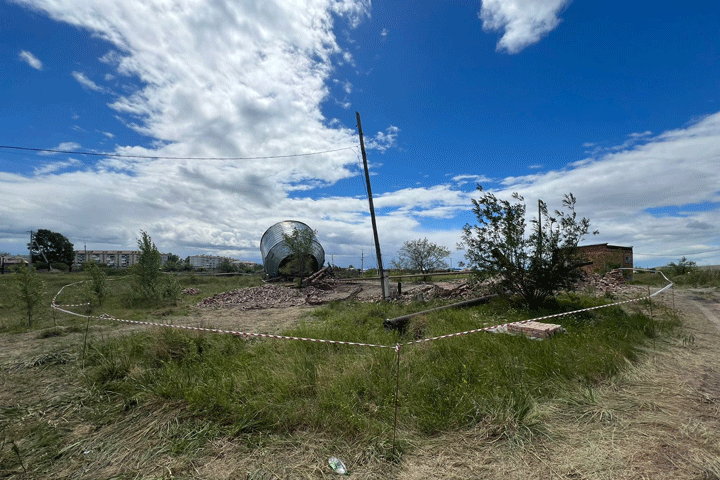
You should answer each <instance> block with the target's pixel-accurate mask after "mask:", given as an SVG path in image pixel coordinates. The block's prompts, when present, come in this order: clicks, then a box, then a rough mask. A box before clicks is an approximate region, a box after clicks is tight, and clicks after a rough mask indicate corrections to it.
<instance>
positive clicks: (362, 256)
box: [360, 249, 365, 272]
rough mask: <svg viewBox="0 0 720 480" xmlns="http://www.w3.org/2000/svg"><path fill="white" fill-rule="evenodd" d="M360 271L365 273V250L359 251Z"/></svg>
mask: <svg viewBox="0 0 720 480" xmlns="http://www.w3.org/2000/svg"><path fill="white" fill-rule="evenodd" d="M360 271H361V272H364V271H365V249H362V250H360Z"/></svg>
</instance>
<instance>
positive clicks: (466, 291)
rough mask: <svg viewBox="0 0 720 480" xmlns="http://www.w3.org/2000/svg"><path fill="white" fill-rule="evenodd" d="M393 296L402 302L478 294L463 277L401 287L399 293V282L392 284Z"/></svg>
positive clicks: (466, 296) (462, 297)
mask: <svg viewBox="0 0 720 480" xmlns="http://www.w3.org/2000/svg"><path fill="white" fill-rule="evenodd" d="M390 292H391V297H392V298H394V299H397V300H399V301H401V302H411V301H418V300H419V301H425V300H432V299H434V298H459V299H467V298H469V297H473V296H476V295H477V292H476V291H475V290H474V289H473V287H472V286H471V285H470V284H469V283H468V282H467V280H465V279H463V280H460V281H457V282H438V283H432V284H424V285H417V286H412V287H408V288H407V289H405V288H403V287H402V285H401V287H400V294H398V286H397V284H391V285H390Z"/></svg>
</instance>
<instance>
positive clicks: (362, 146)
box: [355, 112, 387, 300]
mask: <svg viewBox="0 0 720 480" xmlns="http://www.w3.org/2000/svg"><path fill="white" fill-rule="evenodd" d="M355 116H356V117H357V127H358V135H359V136H360V150H361V151H362V157H363V165H364V166H365V181H366V182H367V191H368V202H369V203H370V220H371V221H372V227H373V236H374V237H375V253H376V254H377V265H378V274H379V275H380V289H381V290H382V298H383V300H387V292H386V290H385V288H386V287H385V280H386V278H385V270H384V269H383V264H382V255H381V254H380V240H379V239H378V231H377V223H376V222H375V207H374V206H373V198H372V189H371V188H370V172H369V171H368V164H367V155H366V154H365V141H364V140H363V133H362V124H361V123H360V113H358V112H355Z"/></svg>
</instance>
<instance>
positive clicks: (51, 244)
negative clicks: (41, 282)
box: [28, 229, 75, 270]
mask: <svg viewBox="0 0 720 480" xmlns="http://www.w3.org/2000/svg"><path fill="white" fill-rule="evenodd" d="M28 248H29V249H30V253H31V254H32V258H31V259H30V262H31V263H36V262H37V263H44V264H46V265H47V268H48V270H50V268H51V265H52V264H53V263H64V264H66V265H67V266H68V268H70V269H72V264H73V262H74V261H75V250H74V248H73V244H72V243H70V240H68V239H67V238H66V237H65V236H64V235H63V234H61V233H56V232H51V231H50V230H43V229H40V230H38V231H37V232H35V233H34V234H33V236H32V242H30V243H29V244H28Z"/></svg>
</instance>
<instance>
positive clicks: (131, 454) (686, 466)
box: [0, 286, 720, 480]
mask: <svg viewBox="0 0 720 480" xmlns="http://www.w3.org/2000/svg"><path fill="white" fill-rule="evenodd" d="M349 288H354V287H349ZM350 291H352V290H350ZM363 291H365V292H366V293H365V295H368V296H369V297H368V298H370V297H371V296H372V295H379V290H377V291H376V292H374V293H371V292H372V288H371V287H370V286H368V287H367V289H364V290H363ZM661 301H662V302H664V303H665V304H666V305H668V306H672V296H671V295H670V294H669V293H668V294H665V295H663V298H662V299H661ZM674 301H675V307H676V309H677V310H678V311H679V312H680V318H681V320H682V323H683V326H682V328H681V329H680V331H679V332H677V333H676V334H675V335H674V336H673V337H672V338H670V339H669V340H661V341H658V343H657V345H655V346H652V345H650V346H648V348H647V349H646V352H645V355H644V356H643V358H642V360H641V361H640V362H638V363H637V364H635V365H632V366H629V368H628V369H627V371H626V372H624V373H622V374H621V375H619V376H618V377H617V378H616V379H615V380H614V381H613V382H612V383H610V384H607V385H604V386H602V387H600V388H597V389H595V390H593V391H589V392H587V395H586V397H587V398H586V399H585V400H583V401H578V400H577V399H575V400H569V399H558V400H557V401H556V402H555V403H553V404H550V405H547V406H545V407H543V410H542V411H538V412H536V414H537V415H538V418H540V419H542V423H543V427H542V428H541V429H540V431H539V432H535V433H534V434H533V435H532V436H528V435H522V434H519V435H517V436H516V437H513V438H509V439H508V438H506V437H498V436H497V435H494V434H493V433H492V432H491V431H490V430H488V429H486V428H484V427H483V426H478V427H476V428H474V429H472V430H469V431H463V432H453V433H449V434H445V435H442V436H438V437H435V438H431V439H427V440H422V441H416V442H414V443H411V444H410V445H408V446H409V451H408V453H406V454H405V455H404V456H403V458H402V461H401V462H400V463H399V464H393V463H390V462H387V461H385V460H383V459H382V458H381V456H380V455H378V453H377V452H378V451H381V450H383V449H385V450H386V449H387V447H388V442H389V441H390V439H378V440H377V442H376V443H375V444H374V445H369V446H368V445H366V444H363V445H357V444H348V443H347V442H343V441H339V440H335V439H329V438H322V437H319V436H318V435H315V434H313V433H312V432H310V433H307V434H302V433H301V434H296V435H293V436H290V437H287V436H285V437H280V436H273V435H271V436H269V437H268V438H267V439H264V440H263V439H259V440H258V439H255V440H253V442H248V441H245V440H242V439H238V438H220V439H216V440H214V441H212V442H211V443H210V445H208V446H206V447H205V448H204V449H203V450H202V452H203V453H202V455H201V456H199V457H197V458H184V457H178V456H177V455H173V454H172V452H171V451H170V450H169V449H168V447H167V446H166V444H167V442H168V439H169V438H171V437H172V432H173V431H174V430H173V429H174V428H176V427H177V420H176V418H178V416H177V415H176V416H174V413H173V412H174V411H175V410H176V409H177V406H173V405H168V406H167V407H164V408H163V411H158V412H152V414H150V415H149V414H148V412H147V411H143V409H142V408H138V409H136V410H134V411H131V412H130V413H128V414H127V415H126V416H125V417H124V419H123V420H122V421H121V422H119V423H113V424H106V423H103V422H102V421H101V420H99V421H94V422H92V423H91V422H90V421H89V420H87V419H85V420H83V419H82V418H83V416H82V415H80V412H82V410H83V408H85V407H84V402H85V401H86V400H87V399H88V398H89V396H90V392H89V390H88V389H89V387H88V386H87V384H86V383H84V382H83V381H82V379H80V378H77V375H78V368H77V365H74V366H73V363H77V361H78V359H77V357H72V355H70V354H68V353H67V352H68V351H69V349H70V347H73V346H74V351H77V345H78V342H81V338H82V334H81V333H79V332H75V333H69V334H67V335H65V336H62V337H51V338H38V333H37V332H31V333H26V334H16V335H2V336H0V429H1V430H2V431H0V442H1V443H0V447H1V448H0V478H8V479H30V478H48V479H50V478H53V479H55V478H67V479H70V478H72V479H76V478H77V479H106V478H118V479H119V478H123V479H125V478H127V479H131V478H132V479H135V478H137V479H161V478H162V479H172V478H178V479H179V478H197V479H212V480H216V479H217V480H220V479H222V480H226V479H227V480H229V479H255V480H257V479H271V478H272V479H285V478H333V477H334V476H335V474H334V473H332V472H331V471H330V469H329V468H328V466H327V458H328V457H329V456H330V455H337V456H339V457H340V458H341V459H343V460H344V461H345V463H346V464H347V465H348V467H349V470H350V477H351V478H356V479H371V478H394V479H426V478H458V479H481V478H491V479H492V478H498V479H527V478H542V479H545V478H549V479H588V480H589V479H645V478H647V479H697V480H700V479H704V480H710V479H719V478H720V365H718V358H720V291H718V290H717V289H685V290H680V289H678V290H676V291H675V294H674ZM313 308H314V307H312V306H295V307H289V308H283V309H280V308H278V309H264V310H244V311H243V310H238V309H233V308H227V309H204V310H203V309H197V311H193V313H192V314H191V315H190V316H188V317H186V318H183V319H174V320H173V323H192V324H195V325H204V326H209V327H213V328H228V329H234V330H240V331H243V330H248V331H253V332H264V333H274V332H277V331H278V330H281V329H282V328H284V327H285V326H288V325H291V324H293V323H295V322H297V321H298V319H299V318H301V317H302V316H303V315H305V314H307V313H308V312H310V311H312V309H313ZM130 328H143V327H131V326H125V327H123V329H120V330H121V331H124V330H125V329H130ZM117 331H118V329H115V328H113V329H111V328H110V327H105V326H102V325H100V326H96V327H94V330H93V332H92V334H93V335H101V336H102V335H110V334H115V333H117ZM63 355H65V357H63ZM580 398H582V396H581V397H580ZM107 408H108V411H110V410H112V409H114V408H122V405H116V406H113V405H112V404H111V403H109V404H108V407H107ZM11 411H12V412H16V413H17V412H20V413H21V415H19V416H17V415H14V416H13V417H12V418H10V416H9V412H11ZM14 421H21V422H25V423H27V424H33V425H35V424H37V425H38V426H39V427H42V432H43V435H47V436H49V437H51V436H53V435H61V436H62V438H63V439H64V440H63V441H64V444H65V445H66V446H65V447H64V451H63V452H62V454H58V456H57V458H56V459H55V460H52V459H50V460H48V459H42V458H39V457H34V456H33V452H28V451H27V446H28V445H29V441H28V440H24V439H22V438H10V437H8V436H7V434H6V427H7V428H8V429H9V426H10V423H11V422H14ZM11 442H15V443H14V445H15V446H16V447H17V448H18V451H19V452H20V455H21V456H22V458H24V465H23V467H24V468H25V469H27V471H28V473H24V471H23V468H21V466H20V465H18V462H17V461H14V459H15V458H16V455H17V453H16V452H15V451H14V450H13V443H11ZM38 455H39V454H38ZM42 461H52V462H53V473H52V475H33V463H34V462H38V463H40V462H42Z"/></svg>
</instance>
